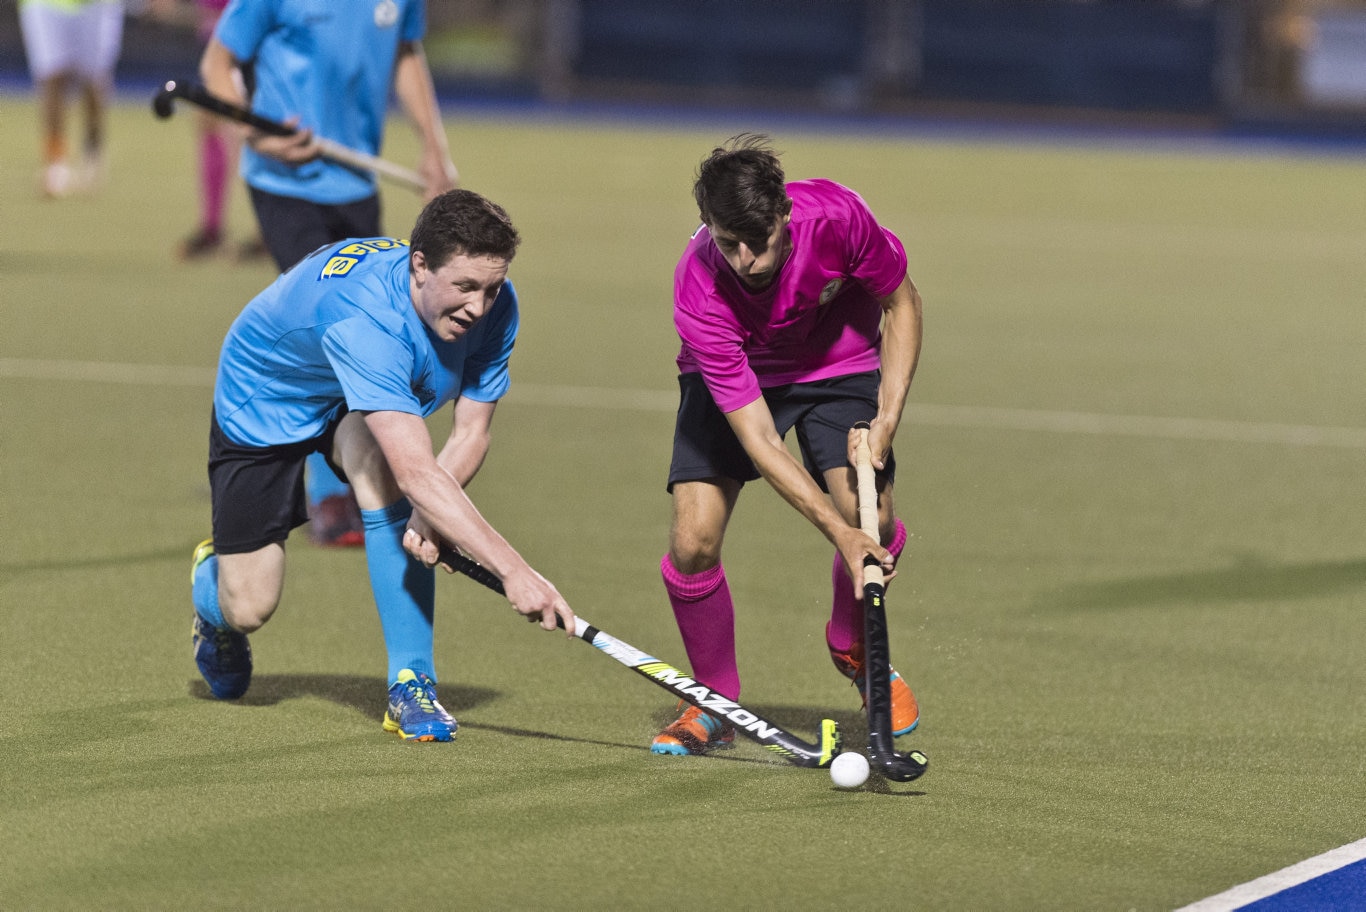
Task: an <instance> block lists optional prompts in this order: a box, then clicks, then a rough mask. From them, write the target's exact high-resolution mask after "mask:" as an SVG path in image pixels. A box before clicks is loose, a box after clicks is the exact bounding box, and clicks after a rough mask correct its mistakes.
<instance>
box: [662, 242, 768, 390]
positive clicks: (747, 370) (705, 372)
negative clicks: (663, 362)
mask: <svg viewBox="0 0 1366 912" xmlns="http://www.w3.org/2000/svg"><path fill="white" fill-rule="evenodd" d="M699 270H702V271H703V272H705V270H703V267H701V266H700V264H698V263H697V261H696V260H695V259H694V258H693V257H692V256H685V258H684V259H683V261H682V262H680V263H679V267H678V271H677V273H676V274H675V276H674V328H675V329H676V330H677V331H678V337H679V339H681V340H682V342H683V352H682V353H681V355H680V358H679V362H680V364H679V366H680V367H681V368H683V367H685V364H695V365H696V367H697V370H698V371H700V372H701V374H702V379H703V381H705V383H706V384H707V389H708V390H709V391H710V392H711V395H712V398H713V399H714V400H716V405H717V407H719V408H720V409H721V411H723V412H733V411H735V410H736V409H738V408H741V407H743V406H746V405H748V404H749V403H751V402H753V401H754V400H755V399H758V398H759V396H760V395H761V392H760V390H759V380H758V377H756V376H755V374H754V370H753V369H752V368H751V367H750V363H749V357H748V356H747V355H746V354H745V350H744V343H745V338H746V334H745V331H744V328H743V327H742V326H741V325H740V323H739V321H738V320H736V319H735V317H734V314H733V313H732V312H731V311H730V309H729V308H727V307H723V306H719V302H717V301H716V300H714V299H713V295H714V294H715V292H714V291H713V290H711V286H712V285H713V283H712V282H710V281H707V279H708V278H709V277H708V276H706V275H702V276H701V277H699V275H698V271H699Z"/></svg>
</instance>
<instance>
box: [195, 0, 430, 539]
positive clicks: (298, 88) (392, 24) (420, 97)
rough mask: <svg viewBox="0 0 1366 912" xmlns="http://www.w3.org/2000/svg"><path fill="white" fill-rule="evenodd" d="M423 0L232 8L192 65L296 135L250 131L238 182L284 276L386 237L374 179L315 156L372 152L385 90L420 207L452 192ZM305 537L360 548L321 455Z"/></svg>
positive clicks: (311, 0) (352, 516) (256, 0)
mask: <svg viewBox="0 0 1366 912" xmlns="http://www.w3.org/2000/svg"><path fill="white" fill-rule="evenodd" d="M425 31H426V7H425V5H424V4H423V2H422V0H232V2H230V3H229V4H228V6H227V8H226V9H225V10H224V11H223V16H222V18H221V19H219V21H218V25H217V27H216V28H215V29H214V34H213V37H212V38H211V39H210V40H209V44H208V46H207V47H206V48H205V50H204V55H203V57H202V59H201V60H200V75H201V76H202V77H203V80H204V84H205V86H206V87H207V88H208V89H209V91H211V92H213V93H214V94H216V95H218V96H220V97H222V98H226V99H228V100H230V101H233V102H236V103H239V104H246V103H247V98H246V92H245V89H244V81H243V79H242V71H243V70H244V69H247V70H249V71H250V73H251V75H252V85H253V88H252V92H251V99H250V106H251V108H252V109H253V110H254V111H256V112H257V113H259V114H262V115H264V116H266V117H269V118H272V119H274V120H279V121H284V122H286V123H295V124H297V125H298V126H299V131H298V132H297V133H295V134H293V135H292V136H285V137H278V136H266V135H263V134H260V133H254V132H253V133H248V134H247V136H246V148H245V149H244V150H243V153H242V161H241V170H242V177H243V178H244V180H245V181H246V184H247V189H248V192H249V193H250V195H251V202H252V208H253V209H254V210H255V211H256V218H257V221H258V222H259V223H260V226H261V237H262V240H264V241H265V244H266V247H267V249H268V250H269V251H270V254H271V256H272V257H273V258H274V259H275V263H276V265H277V266H279V268H280V270H281V271H284V270H286V269H288V268H290V267H291V266H293V265H294V264H295V263H297V262H298V261H299V260H301V259H303V258H304V257H305V256H307V255H308V254H309V253H311V252H312V251H314V250H316V249H317V248H318V247H320V246H322V245H324V244H330V243H333V242H336V241H340V240H344V239H346V238H353V237H375V236H378V235H380V234H383V233H384V231H383V228H382V227H381V224H380V198H379V191H378V185H377V183H376V180H375V176H374V175H373V174H370V173H368V172H361V171H356V170H354V169H351V168H348V167H346V166H344V165H340V164H337V163H335V162H331V161H328V160H326V159H322V158H319V157H318V146H317V143H316V142H315V141H314V137H317V136H321V137H325V138H327V139H330V140H332V141H334V142H339V143H341V144H343V145H346V146H350V147H352V148H355V149H361V150H363V151H365V152H369V153H372V154H376V155H377V154H379V151H380V145H381V142H382V141H383V137H384V124H385V118H386V116H387V114H388V110H389V98H390V93H391V90H392V93H393V94H394V95H395V96H397V98H398V101H399V104H400V105H401V106H402V108H403V110H404V112H405V113H406V114H407V115H408V117H409V118H410V119H411V121H412V123H413V125H414V126H415V128H416V129H417V132H418V135H419V136H420V137H421V140H422V153H421V158H420V161H419V163H418V172H419V173H420V174H421V175H422V176H423V178H424V179H425V180H426V182H427V189H426V198H427V199H428V200H430V199H432V198H434V197H435V196H436V195H437V194H439V193H444V192H445V191H447V190H450V189H453V188H454V187H455V185H456V180H457V174H456V170H455V165H453V164H452V163H451V159H450V152H449V151H448V149H447V144H446V134H445V131H444V130H443V129H442V125H441V112H440V109H439V108H438V107H437V101H436V93H435V91H434V90H433V88H432V78H431V72H430V70H429V69H428V67H427V59H426V56H425V55H424V52H423V50H422V43H421V39H422V36H423V34H424V33H425ZM308 487H309V506H310V513H311V515H312V518H313V525H312V526H310V533H311V534H312V536H313V538H314V540H315V541H317V542H318V543H320V544H337V545H355V544H360V542H361V538H362V535H361V531H360V528H359V526H358V523H359V517H358V516H357V515H356V513H355V505H354V501H353V499H352V497H351V495H350V493H349V492H348V491H347V490H346V488H345V486H344V485H342V484H341V482H339V481H338V480H337V479H336V477H335V476H333V475H332V474H331V472H329V471H328V468H327V466H326V464H325V463H324V462H323V461H322V460H321V458H316V459H314V460H311V461H310V463H309V479H308Z"/></svg>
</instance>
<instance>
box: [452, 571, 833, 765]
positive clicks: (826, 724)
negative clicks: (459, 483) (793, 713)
mask: <svg viewBox="0 0 1366 912" xmlns="http://www.w3.org/2000/svg"><path fill="white" fill-rule="evenodd" d="M441 563H443V564H445V565H447V566H448V567H450V568H451V569H453V570H458V571H459V572H461V573H463V574H465V575H466V576H468V577H469V578H470V579H472V580H474V581H475V582H477V583H482V584H483V585H485V586H487V587H488V588H490V589H492V590H493V591H494V592H497V593H498V594H500V595H503V594H505V593H504V592H503V581H502V580H500V579H499V578H498V577H497V576H495V575H494V574H493V573H491V572H490V571H489V570H488V568H487V567H484V566H483V565H481V564H479V563H476V562H475V561H473V560H471V559H470V558H468V557H466V556H465V555H463V554H461V553H460V552H458V551H455V550H452V549H450V548H445V549H442V552H441ZM574 621H575V623H574V636H576V637H578V638H579V639H581V640H583V641H584V642H585V643H588V644H589V645H591V646H593V647H594V648H596V649H597V650H599V651H600V652H603V653H606V654H607V655H609V656H611V657H612V658H614V659H616V660H617V661H618V662H620V663H621V664H623V665H625V666H626V667H627V668H630V669H631V670H632V671H635V672H637V673H638V674H640V675H642V676H644V677H645V678H647V679H649V680H650V681H652V682H654V683H655V684H658V685H659V686H660V687H662V688H664V689H665V690H667V691H669V693H671V694H673V695H674V696H676V697H679V698H681V699H683V700H686V701H687V702H689V703H691V704H692V705H693V706H696V707H697V708H698V709H701V710H702V711H703V712H705V713H707V714H708V715H711V716H714V717H716V718H717V719H721V720H723V721H726V722H730V723H731V724H732V725H734V726H735V728H736V730H737V731H739V732H741V733H742V734H744V735H746V736H747V737H750V738H753V739H754V740H755V741H758V742H759V743H760V744H762V745H763V746H764V747H766V748H768V749H769V750H771V751H773V753H775V754H777V755H778V756H780V757H782V758H783V759H784V760H786V761H787V762H788V763H791V764H793V765H794V766H804V767H820V766H829V765H830V761H832V760H834V759H835V756H836V755H837V754H838V753H839V752H840V744H841V741H840V729H839V725H838V724H837V723H836V722H835V721H834V720H833V719H822V720H821V739H820V742H819V743H817V744H808V743H807V742H806V741H803V740H802V739H801V738H798V737H797V736H796V735H794V734H792V733H791V732H789V731H787V730H785V729H783V728H782V727H780V726H778V725H775V724H774V723H772V722H770V721H768V720H767V719H765V718H763V717H761V716H760V715H759V714H758V713H755V712H753V711H751V710H748V709H746V708H745V707H743V706H741V705H740V704H739V703H736V702H735V701H734V700H727V699H726V698H725V697H723V696H722V695H721V694H719V693H716V692H715V691H713V690H712V689H710V688H709V687H707V686H705V685H703V684H699V683H698V682H697V681H694V680H693V679H692V678H691V677H689V676H688V674H687V673H686V672H683V671H680V670H679V669H677V668H675V667H673V666H672V665H670V664H669V663H667V662H661V661H660V660H659V659H657V658H655V657H654V656H652V655H649V654H647V653H644V652H641V651H640V650H639V649H637V648H636V647H634V646H632V645H631V644H629V643H625V642H623V641H621V640H619V639H617V638H616V637H614V636H611V635H610V634H607V633H604V632H603V631H601V630H599V629H598V628H596V627H594V626H593V625H592V624H590V623H588V622H587V621H585V620H584V619H583V618H581V617H578V616H575V619H574Z"/></svg>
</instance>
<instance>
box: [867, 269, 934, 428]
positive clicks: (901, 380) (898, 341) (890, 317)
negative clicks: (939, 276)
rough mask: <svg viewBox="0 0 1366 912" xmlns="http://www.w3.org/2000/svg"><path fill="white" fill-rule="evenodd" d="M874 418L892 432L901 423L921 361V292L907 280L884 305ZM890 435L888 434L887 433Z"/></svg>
mask: <svg viewBox="0 0 1366 912" xmlns="http://www.w3.org/2000/svg"><path fill="white" fill-rule="evenodd" d="M883 306H884V308H885V311H886V316H885V318H884V320H883V325H882V348H881V352H880V362H881V364H880V366H881V374H882V379H881V381H880V384H879V386H878V408H877V419H878V421H879V422H880V423H882V424H883V425H884V426H885V427H886V429H887V430H888V431H889V432H891V431H894V430H895V429H896V427H897V426H898V425H899V424H900V423H901V413H902V411H903V410H904V409H905V407H906V397H907V396H908V395H909V393H910V389H911V381H912V380H913V379H914V378H915V369H916V365H917V364H918V363H919V361H920V343H921V335H922V329H923V316H922V313H921V309H922V305H921V300H920V293H919V292H918V291H917V290H916V287H915V284H914V283H912V282H911V280H910V278H909V277H908V278H906V279H905V280H904V281H903V282H902V284H901V286H900V287H898V288H897V290H896V291H894V292H893V293H892V294H891V295H889V296H888V298H887V299H886V300H885V302H884V305H883ZM889 436H890V434H889Z"/></svg>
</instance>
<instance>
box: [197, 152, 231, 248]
mask: <svg viewBox="0 0 1366 912" xmlns="http://www.w3.org/2000/svg"><path fill="white" fill-rule="evenodd" d="M227 189H228V149H227V143H226V142H225V141H224V139H223V137H222V136H219V135H218V134H217V133H206V134H204V135H203V136H201V137H200V139H199V198H200V206H201V214H202V220H203V227H204V228H206V229H208V230H210V231H213V232H218V231H220V230H221V229H222V226H223V206H224V204H225V202H226V200H227Z"/></svg>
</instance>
